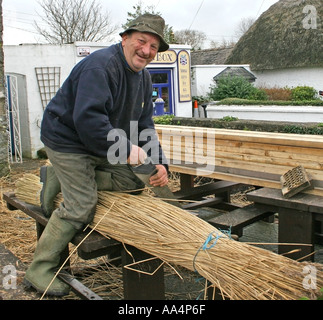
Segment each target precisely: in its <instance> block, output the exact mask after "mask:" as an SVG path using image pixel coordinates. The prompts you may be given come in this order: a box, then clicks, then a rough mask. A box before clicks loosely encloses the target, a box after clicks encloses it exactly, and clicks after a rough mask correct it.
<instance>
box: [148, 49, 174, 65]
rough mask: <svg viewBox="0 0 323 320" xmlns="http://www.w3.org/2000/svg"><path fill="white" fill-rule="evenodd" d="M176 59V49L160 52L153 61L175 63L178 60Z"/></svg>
mask: <svg viewBox="0 0 323 320" xmlns="http://www.w3.org/2000/svg"><path fill="white" fill-rule="evenodd" d="M176 59H177V55H176V52H175V51H174V50H168V51H164V52H158V53H157V54H156V57H155V59H154V60H153V61H152V62H151V63H159V64H173V63H175V62H176Z"/></svg>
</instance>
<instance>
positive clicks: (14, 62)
mask: <svg viewBox="0 0 323 320" xmlns="http://www.w3.org/2000/svg"><path fill="white" fill-rule="evenodd" d="M104 47H107V44H97V43H84V42H77V43H74V44H66V45H39V44H23V45H19V46H4V56H5V73H6V76H7V81H8V105H9V106H8V109H9V111H10V112H9V115H10V124H11V128H10V129H11V147H12V150H13V152H14V153H19V154H21V155H22V157H26V158H35V157H37V151H38V150H39V149H41V148H42V147H43V144H42V142H41V141H40V123H41V119H42V115H43V111H44V108H45V107H46V105H47V104H48V102H49V101H50V99H51V98H52V97H53V96H54V95H55V93H56V92H57V90H58V89H59V87H60V86H61V85H62V83H63V82H64V80H65V79H66V77H67V76H68V74H69V73H70V71H71V69H72V68H73V66H74V65H75V64H76V63H78V62H79V61H80V60H81V59H83V58H84V57H85V56H87V55H88V54H90V53H92V52H94V51H96V50H98V49H101V48H104ZM147 68H148V70H149V71H150V72H151V75H152V79H153V87H154V97H153V98H154V99H156V98H158V97H159V96H160V97H162V98H163V99H164V101H165V113H168V114H175V115H177V116H182V117H191V116H192V102H191V83H190V78H191V77H190V47H189V46H180V45H171V46H170V49H169V50H168V51H167V52H162V53H158V55H157V56H156V59H155V60H154V61H153V62H152V63H151V64H150V65H149V66H148V67H147Z"/></svg>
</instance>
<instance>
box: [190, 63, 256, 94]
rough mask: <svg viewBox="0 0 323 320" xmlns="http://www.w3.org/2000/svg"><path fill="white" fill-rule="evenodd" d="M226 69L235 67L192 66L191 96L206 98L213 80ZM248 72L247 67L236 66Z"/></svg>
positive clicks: (248, 68)
mask: <svg viewBox="0 0 323 320" xmlns="http://www.w3.org/2000/svg"><path fill="white" fill-rule="evenodd" d="M227 67H237V65H197V66H192V78H193V79H192V95H193V96H206V95H207V94H208V93H209V92H210V86H211V85H214V82H213V78H214V77H215V76H216V75H218V74H219V73H220V72H222V71H223V70H225V69H226V68H227ZM238 67H244V68H245V69H246V70H248V71H250V67H249V65H238Z"/></svg>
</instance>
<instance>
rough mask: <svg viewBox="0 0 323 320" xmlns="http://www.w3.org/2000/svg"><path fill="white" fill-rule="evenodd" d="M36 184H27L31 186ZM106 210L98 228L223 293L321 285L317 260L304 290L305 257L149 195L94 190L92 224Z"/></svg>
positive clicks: (276, 292)
mask: <svg viewBox="0 0 323 320" xmlns="http://www.w3.org/2000/svg"><path fill="white" fill-rule="evenodd" d="M26 182H27V181H26ZM28 184H29V182H28ZM38 187H39V186H37V185H36V186H34V187H33V186H32V185H29V189H30V190H34V191H35V190H38V189H37V188H38ZM60 201H61V199H58V202H60ZM108 210H110V213H109V214H107V215H106V216H105V217H104V219H102V221H101V222H100V224H98V225H97V227H96V230H97V231H99V232H101V233H102V234H104V235H106V236H109V237H112V238H114V239H116V240H118V241H120V242H123V243H126V244H129V245H133V246H135V247H137V248H138V249H141V250H143V251H145V252H147V253H150V254H152V255H153V256H156V257H158V258H160V259H161V260H163V261H165V262H167V263H171V264H175V265H179V266H182V267H184V268H186V269H188V270H192V271H196V272H198V273H199V274H200V275H201V276H203V277H204V278H205V279H207V280H209V281H210V282H211V283H212V285H213V286H215V287H217V288H218V289H220V292H221V294H222V296H223V297H227V298H230V299H242V300H249V299H272V300H274V299H285V300H291V299H300V298H301V297H308V298H315V297H316V295H318V294H319V292H318V291H319V289H320V288H321V287H323V275H322V270H321V269H322V266H321V265H315V267H316V268H317V274H316V287H317V290H306V289H304V287H303V281H304V278H305V276H306V274H304V273H303V269H304V266H305V265H308V264H309V263H306V264H304V263H300V262H297V261H294V260H291V259H289V258H287V257H285V256H280V255H277V254H275V253H273V252H270V251H268V250H265V249H262V248H259V247H254V246H251V245H248V244H245V243H241V242H236V241H233V240H231V239H230V238H229V237H228V236H227V235H226V234H224V233H222V232H221V231H219V230H217V229H216V228H214V227H213V226H211V225H210V224H209V223H207V222H205V221H203V220H201V219H199V218H197V217H196V216H194V215H192V214H190V213H188V212H186V211H185V210H182V209H180V208H177V207H175V206H172V205H171V204H168V203H165V202H163V201H162V200H160V199H157V198H154V197H151V196H149V195H146V194H142V195H136V196H134V195H131V194H126V193H115V192H99V201H98V205H97V210H96V215H95V218H94V220H93V223H92V225H95V224H97V223H98V221H99V220H100V219H101V218H102V216H103V215H105V214H106V212H107V211H108Z"/></svg>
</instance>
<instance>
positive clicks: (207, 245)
mask: <svg viewBox="0 0 323 320" xmlns="http://www.w3.org/2000/svg"><path fill="white" fill-rule="evenodd" d="M219 231H220V232H221V233H222V234H218V233H217V232H216V231H213V232H211V233H210V234H209V235H208V237H207V239H206V240H205V242H204V243H203V244H202V245H201V246H200V247H199V249H198V250H197V252H196V254H195V256H194V259H193V268H194V270H195V272H196V273H197V274H199V273H198V271H197V270H196V268H195V260H196V258H197V255H198V254H199V252H200V251H201V250H204V251H206V250H210V249H212V248H213V247H215V245H216V244H217V242H218V240H219V239H220V238H224V236H223V235H224V234H225V235H226V236H228V237H229V238H230V239H232V237H231V226H230V227H229V229H228V230H221V229H219ZM214 233H216V236H215V237H214V236H213V234H214ZM202 280H204V278H203V277H202V278H198V279H196V280H195V281H196V282H200V281H202ZM201 295H202V293H200V294H199V296H198V297H197V298H196V300H199V299H200V297H201Z"/></svg>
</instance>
